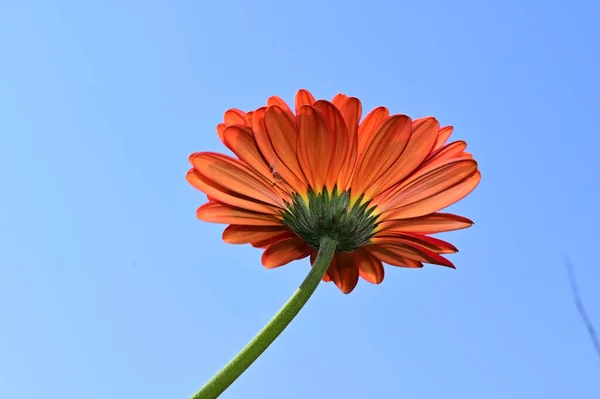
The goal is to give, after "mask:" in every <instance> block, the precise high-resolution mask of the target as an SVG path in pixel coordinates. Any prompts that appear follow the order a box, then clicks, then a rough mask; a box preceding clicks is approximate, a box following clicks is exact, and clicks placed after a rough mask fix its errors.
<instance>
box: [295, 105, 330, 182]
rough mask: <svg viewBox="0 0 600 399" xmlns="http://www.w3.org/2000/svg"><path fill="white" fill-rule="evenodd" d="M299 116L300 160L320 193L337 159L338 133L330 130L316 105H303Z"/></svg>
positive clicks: (305, 172) (308, 177)
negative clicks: (335, 154) (335, 156)
mask: <svg viewBox="0 0 600 399" xmlns="http://www.w3.org/2000/svg"><path fill="white" fill-rule="evenodd" d="M297 118H298V144H297V148H298V162H299V163H300V168H302V170H303V171H304V174H305V175H306V180H307V181H308V184H309V186H311V187H312V189H313V191H314V192H315V193H317V194H319V193H320V192H321V191H322V190H323V187H324V186H325V182H326V180H327V178H328V172H329V170H330V166H331V165H332V162H333V160H334V159H335V158H334V153H335V152H336V148H335V146H336V142H335V140H336V135H334V134H332V133H331V132H330V130H329V128H328V125H327V121H326V120H325V119H324V117H323V116H322V114H321V113H320V112H319V111H317V110H316V109H315V107H312V106H308V105H305V106H303V107H301V108H300V110H299V113H298V117H297ZM336 178H337V176H336ZM333 181H335V179H334V180H333ZM331 189H333V187H331Z"/></svg>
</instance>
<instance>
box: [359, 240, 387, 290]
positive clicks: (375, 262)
mask: <svg viewBox="0 0 600 399" xmlns="http://www.w3.org/2000/svg"><path fill="white" fill-rule="evenodd" d="M351 254H352V257H353V258H354V264H355V265H356V267H357V268H358V274H359V276H360V277H362V278H364V279H365V280H367V281H368V282H369V283H372V284H380V283H381V282H382V281H383V277H384V276H385V272H384V269H383V265H382V264H381V261H380V260H379V259H377V258H375V257H374V256H373V255H371V254H370V253H369V251H367V250H366V249H364V248H359V249H357V250H356V251H353V252H352V253H351Z"/></svg>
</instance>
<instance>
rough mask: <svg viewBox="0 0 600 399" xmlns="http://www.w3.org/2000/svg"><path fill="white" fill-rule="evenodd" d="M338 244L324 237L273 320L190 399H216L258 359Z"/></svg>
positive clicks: (301, 304)
mask: <svg viewBox="0 0 600 399" xmlns="http://www.w3.org/2000/svg"><path fill="white" fill-rule="evenodd" d="M336 246H337V241H335V240H333V239H331V238H328V237H325V238H323V239H322V240H321V245H320V247H319V254H318V255H317V259H316V260H315V263H314V265H313V267H312V268H311V270H310V272H309V273H308V275H307V276H306V278H305V279H304V281H303V282H302V284H300V287H298V289H297V290H296V292H294V295H292V297H291V298H290V299H288V301H287V302H286V303H285V305H283V307H282V308H281V309H280V310H279V312H277V314H276V315H275V317H273V318H272V319H271V321H269V323H268V324H267V325H266V326H265V327H264V328H263V329H262V330H260V332H259V333H258V334H257V335H256V336H255V337H254V338H253V339H252V341H250V342H249V343H248V345H246V347H245V348H244V349H242V350H241V351H240V353H238V354H237V356H236V357H234V358H233V359H232V360H231V361H230V362H229V363H228V364H227V365H226V366H225V367H223V368H222V369H221V371H219V372H218V373H217V374H215V376H214V377H213V378H211V379H210V380H209V381H208V382H207V383H206V384H205V385H204V386H203V387H202V388H200V390H199V391H198V392H196V393H195V394H194V396H192V398H191V399H215V398H217V397H219V395H221V394H222V393H223V391H225V390H226V389H227V388H228V387H229V386H230V385H231V384H232V383H233V382H234V381H235V380H236V379H237V378H238V377H239V376H240V375H242V373H243V372H244V371H246V369H247V368H248V367H250V365H251V364H252V363H254V361H255V360H256V359H258V357H259V356H260V355H261V354H262V353H263V352H264V351H265V350H266V349H267V348H268V347H269V345H271V344H272V343H273V341H275V339H276V338H277V337H278V336H279V334H281V333H282V332H283V330H284V329H285V328H286V327H287V326H288V324H290V322H291V321H292V320H293V319H294V317H296V315H297V314H298V312H300V310H301V309H302V308H303V307H304V305H305V304H306V302H307V301H308V298H310V297H311V295H312V294H313V292H315V289H316V288H317V286H318V285H319V282H320V281H321V279H322V278H323V276H324V275H325V272H326V271H327V269H328V268H329V264H330V263H331V260H332V259H333V255H334V253H335V248H336Z"/></svg>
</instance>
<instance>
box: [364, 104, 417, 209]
mask: <svg viewBox="0 0 600 399" xmlns="http://www.w3.org/2000/svg"><path fill="white" fill-rule="evenodd" d="M410 132H411V120H410V118H409V117H408V116H406V115H394V116H392V117H390V118H388V119H387V120H386V121H385V122H384V123H383V124H382V125H381V127H380V128H379V130H378V131H377V133H376V134H375V135H374V136H373V138H372V139H371V141H370V142H369V145H368V147H366V148H365V151H364V152H363V153H362V154H360V155H359V158H358V162H357V166H356V171H355V173H354V176H353V178H352V195H353V197H354V198H357V197H359V196H360V195H361V194H365V193H367V192H368V193H372V192H373V191H374V190H375V186H373V183H374V182H376V181H377V179H379V178H380V177H382V176H383V175H384V174H386V172H387V171H388V169H389V168H390V167H391V166H392V165H394V163H395V162H396V160H397V159H398V157H399V156H400V154H401V153H402V151H403V150H404V147H405V146H406V144H407V142H408V140H409V137H410ZM365 199H367V200H370V199H371V196H370V195H365Z"/></svg>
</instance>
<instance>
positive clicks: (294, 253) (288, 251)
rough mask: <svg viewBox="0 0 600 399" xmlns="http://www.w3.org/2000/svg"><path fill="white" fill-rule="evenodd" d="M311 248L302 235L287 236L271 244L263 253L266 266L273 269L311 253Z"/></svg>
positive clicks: (263, 262) (263, 261)
mask: <svg viewBox="0 0 600 399" xmlns="http://www.w3.org/2000/svg"><path fill="white" fill-rule="evenodd" d="M310 251H311V248H310V247H309V246H307V245H306V243H305V242H304V240H303V239H302V238H300V237H295V238H286V239H284V240H281V241H278V242H276V243H274V244H272V245H269V247H267V249H266V250H265V252H263V254H262V264H263V266H264V267H266V268H269V269H272V268H275V267H279V266H283V265H286V264H288V263H290V262H291V261H293V260H296V259H299V258H301V257H306V256H308V255H310Z"/></svg>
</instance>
